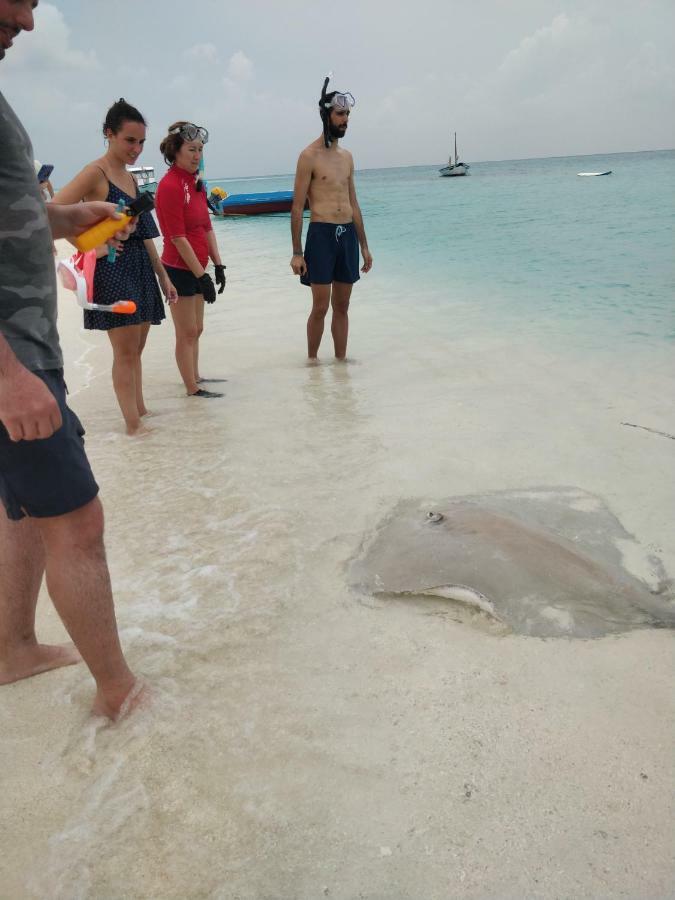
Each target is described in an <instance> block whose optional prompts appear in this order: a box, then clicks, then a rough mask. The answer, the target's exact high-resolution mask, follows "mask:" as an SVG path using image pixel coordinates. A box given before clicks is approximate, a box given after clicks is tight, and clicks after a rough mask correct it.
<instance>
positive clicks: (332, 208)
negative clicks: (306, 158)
mask: <svg viewBox="0 0 675 900" xmlns="http://www.w3.org/2000/svg"><path fill="white" fill-rule="evenodd" d="M308 151H309V153H310V154H311V159H312V179H311V181H310V183H309V206H310V209H311V211H312V218H311V221H312V222H331V223H332V224H334V225H346V224H347V223H349V222H351V221H352V218H353V210H352V205H351V202H350V198H349V183H350V178H351V174H352V157H351V154H350V153H349V152H347V151H346V150H342V149H338V150H337V152H326V151H325V150H324V149H323V148H320V149H314V148H313V147H311V148H308Z"/></svg>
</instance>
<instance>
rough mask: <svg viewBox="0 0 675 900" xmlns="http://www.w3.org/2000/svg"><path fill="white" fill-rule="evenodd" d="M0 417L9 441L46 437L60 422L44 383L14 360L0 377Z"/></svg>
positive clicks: (58, 411)
mask: <svg viewBox="0 0 675 900" xmlns="http://www.w3.org/2000/svg"><path fill="white" fill-rule="evenodd" d="M0 421H1V422H2V424H3V425H4V426H5V428H6V429H7V433H8V434H9V437H10V440H12V441H22V440H23V441H34V440H38V439H42V438H48V437H51V436H52V435H53V434H54V432H55V431H58V429H59V428H60V427H61V425H62V424H63V423H62V419H61V410H60V409H59V404H58V403H57V402H56V399H55V398H54V395H53V394H52V392H51V391H50V390H49V388H48V387H47V385H46V384H45V383H44V381H42V380H41V379H40V378H38V377H37V375H33V373H32V372H29V371H28V369H26V368H24V366H22V365H21V363H18V362H17V364H16V365H15V366H12V369H11V371H10V372H8V373H6V374H5V375H3V376H2V377H1V378H0Z"/></svg>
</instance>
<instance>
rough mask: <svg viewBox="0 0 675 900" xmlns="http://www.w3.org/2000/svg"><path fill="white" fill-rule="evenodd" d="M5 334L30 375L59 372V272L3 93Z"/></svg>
mask: <svg viewBox="0 0 675 900" xmlns="http://www.w3.org/2000/svg"><path fill="white" fill-rule="evenodd" d="M0 334H2V335H3V337H4V338H5V340H6V341H7V343H8V344H9V345H10V347H11V348H12V350H13V352H14V354H15V355H16V356H17V358H18V359H19V360H20V361H21V362H22V363H23V364H24V366H26V368H27V369H30V370H31V371H35V370H36V369H60V368H61V367H62V366H63V357H62V356H61V348H60V347H59V335H58V332H57V330H56V270H55V268H54V255H53V253H52V236H51V232H50V230H49V223H48V221H47V211H46V209H45V204H44V200H43V199H42V197H41V195H40V188H39V186H38V183H37V178H36V177H35V169H34V167H33V148H32V146H31V142H30V138H29V137H28V135H27V134H26V131H25V129H24V127H23V126H22V124H21V122H19V120H18V118H17V117H16V115H15V114H14V111H13V110H12V108H11V107H10V105H9V104H8V103H7V101H6V100H5V98H4V97H3V96H2V93H0Z"/></svg>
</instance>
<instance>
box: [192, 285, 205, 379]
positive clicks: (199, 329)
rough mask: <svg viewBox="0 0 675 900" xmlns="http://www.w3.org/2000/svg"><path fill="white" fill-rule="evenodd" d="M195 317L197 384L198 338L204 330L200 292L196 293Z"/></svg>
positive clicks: (197, 376)
mask: <svg viewBox="0 0 675 900" xmlns="http://www.w3.org/2000/svg"><path fill="white" fill-rule="evenodd" d="M195 319H196V321H197V340H196V341H195V355H194V360H195V381H196V382H197V384H199V382H200V381H201V376H200V374H199V338H200V337H201V336H202V333H203V332H204V300H203V298H202V295H201V294H197V296H196V298H195Z"/></svg>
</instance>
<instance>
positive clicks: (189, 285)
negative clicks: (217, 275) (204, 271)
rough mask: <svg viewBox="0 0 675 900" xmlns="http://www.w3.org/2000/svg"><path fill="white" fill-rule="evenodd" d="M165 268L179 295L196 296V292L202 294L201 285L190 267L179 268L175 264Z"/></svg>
mask: <svg viewBox="0 0 675 900" xmlns="http://www.w3.org/2000/svg"><path fill="white" fill-rule="evenodd" d="M164 268H165V269H166V274H167V275H168V276H169V280H170V281H171V284H172V285H173V286H174V287H175V288H176V293H177V294H178V296H179V297H194V295H195V294H201V292H202V288H201V285H200V284H199V281H198V280H197V278H196V276H195V275H193V274H192V272H191V271H190V270H189V269H177V268H176V267H175V266H164Z"/></svg>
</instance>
